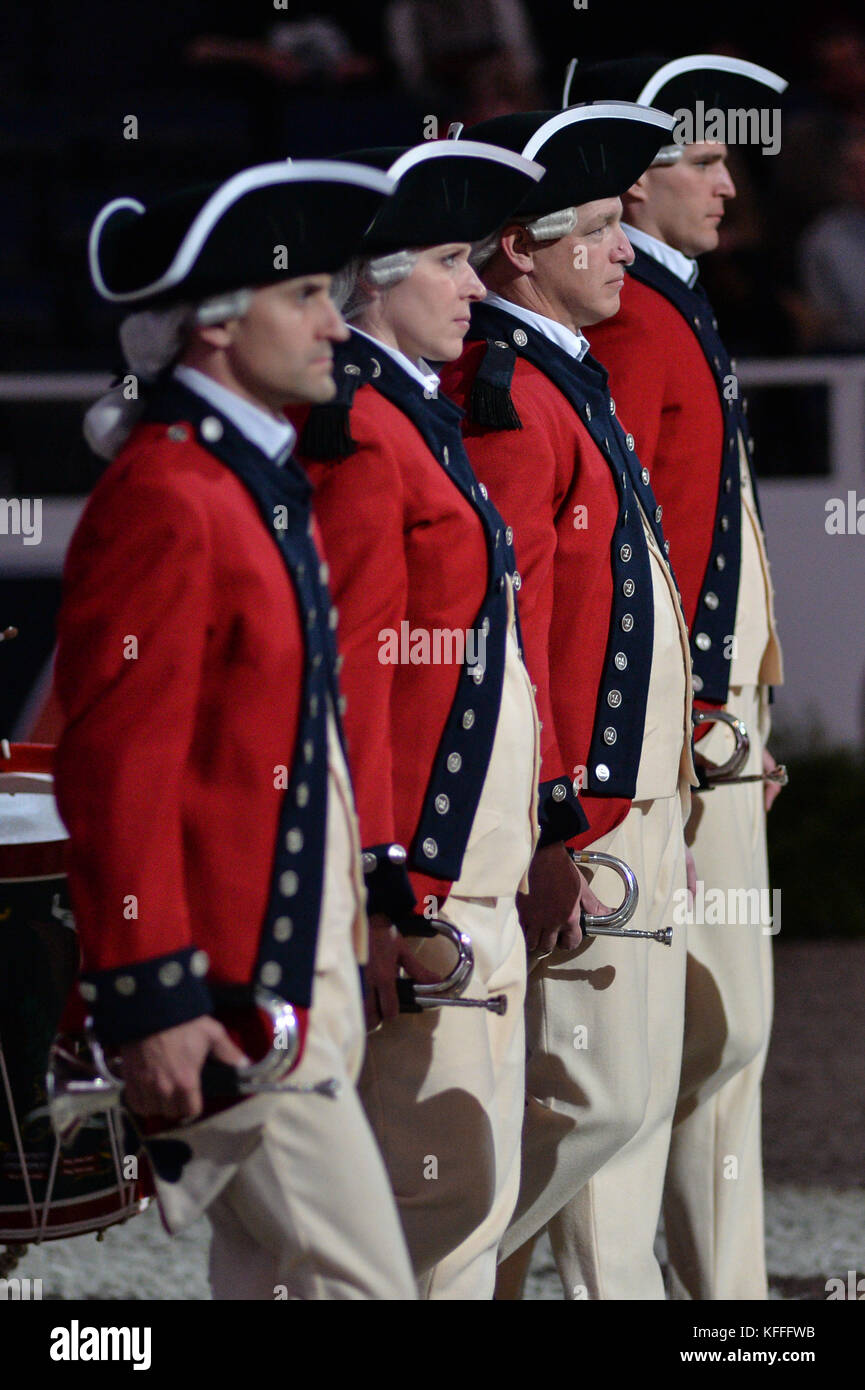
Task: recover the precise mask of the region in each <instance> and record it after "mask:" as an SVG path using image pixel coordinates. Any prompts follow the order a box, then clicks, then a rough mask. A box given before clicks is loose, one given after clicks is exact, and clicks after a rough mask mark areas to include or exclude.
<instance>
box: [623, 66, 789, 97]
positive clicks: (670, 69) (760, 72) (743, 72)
mask: <svg viewBox="0 0 865 1390" xmlns="http://www.w3.org/2000/svg"><path fill="white" fill-rule="evenodd" d="M700 68H704V69H705V70H706V71H707V72H732V73H736V74H737V75H738V76H739V77H750V78H751V81H752V82H761V83H762V84H763V86H764V87H768V88H770V90H771V91H773V92H777V93H778V94H779V95H780V94H781V92H784V91H786V89H787V82H786V79H785V78H783V77H779V76H778V74H777V72H771V71H770V69H769V68H761V67H760V65H759V63H748V62H746V61H745V59H744V58H725V57H723V56H722V55H721V54H719V53H692V54H690V55H689V56H688V57H687V58H673V59H672V61H671V62H669V63H665V64H664V66H663V67H662V68H658V71H657V72H656V73H653V74H652V76H651V77H650V78H649V80H648V82H647V83H646V85H645V87H644V88H643V90H642V91H641V92H640V95H639V96H638V97H637V101H638V102H639V103H641V104H645V105H646V106H651V104H652V100H653V98H654V97H656V96H657V95H658V92H659V91H660V90H661V88H662V87H664V86H665V85H666V84H667V82H669V81H670V79H671V78H673V77H679V76H680V75H681V74H682V73H683V72H695V71H696V70H698V69H700Z"/></svg>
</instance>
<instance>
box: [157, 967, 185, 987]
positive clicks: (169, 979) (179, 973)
mask: <svg viewBox="0 0 865 1390" xmlns="http://www.w3.org/2000/svg"><path fill="white" fill-rule="evenodd" d="M156 973H157V976H158V978H159V983H160V984H161V985H165V986H166V988H168V989H171V988H172V987H173V986H174V985H179V984H180V981H181V980H182V979H183V966H182V965H181V964H180V961H179V960H167V961H166V962H165V964H164V965H160V967H159V969H158V970H157V972H156Z"/></svg>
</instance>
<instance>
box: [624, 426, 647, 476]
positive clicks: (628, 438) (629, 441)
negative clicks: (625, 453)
mask: <svg viewBox="0 0 865 1390" xmlns="http://www.w3.org/2000/svg"><path fill="white" fill-rule="evenodd" d="M625 447H626V448H627V449H633V447H634V436H633V435H632V434H631V432H630V430H629V431H628V433H627V434H626V435H625ZM644 481H645V479H644Z"/></svg>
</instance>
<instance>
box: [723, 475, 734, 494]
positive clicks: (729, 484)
mask: <svg viewBox="0 0 865 1390" xmlns="http://www.w3.org/2000/svg"><path fill="white" fill-rule="evenodd" d="M732 486H733V479H732V478H725V479H724V491H725V492H729V491H730V490H731V488H732Z"/></svg>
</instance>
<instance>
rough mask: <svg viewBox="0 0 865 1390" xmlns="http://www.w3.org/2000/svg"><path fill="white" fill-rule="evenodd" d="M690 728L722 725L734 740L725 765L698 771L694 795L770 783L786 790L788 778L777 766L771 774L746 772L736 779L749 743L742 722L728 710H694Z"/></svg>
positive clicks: (712, 766)
mask: <svg viewBox="0 0 865 1390" xmlns="http://www.w3.org/2000/svg"><path fill="white" fill-rule="evenodd" d="M691 718H692V720H693V723H694V727H695V728H700V727H701V726H702V725H704V724H726V725H727V727H728V728H730V729H732V731H733V737H734V739H735V741H736V742H735V746H734V748H733V751H732V753H731V754H730V756H729V758H728V759H727V761H726V762H725V763H717V764H712V765H710V766H708V767H699V768H698V769H697V775H698V777H699V779H700V786H699V787H698V788H697V789H696V790H697V791H698V792H704V791H711V790H712V789H713V787H729V786H741V785H742V784H743V783H744V782H771V783H774V784H775V785H776V786H779V787H786V785H787V783H788V782H789V780H790V778H789V776H788V773H787V769H786V767H785V766H784V765H783V763H779V764H778V766H777V767H773V768H772V770H771V772H750V773H747V774H746V775H744V776H740V775H738V774H739V769H740V768H742V767H744V766H745V763H746V762H747V760H748V754H749V752H750V751H751V739H750V736H749V734H748V730H747V728H746V727H745V724H744V722H743V721H742V720H741V719H739V717H738V715H735V714H730V713H729V711H728V710H725V709H718V710H694V712H693V714H692V716H691Z"/></svg>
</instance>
